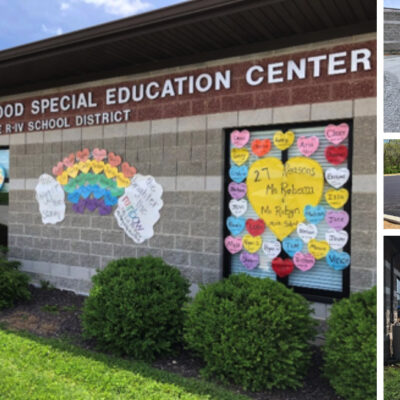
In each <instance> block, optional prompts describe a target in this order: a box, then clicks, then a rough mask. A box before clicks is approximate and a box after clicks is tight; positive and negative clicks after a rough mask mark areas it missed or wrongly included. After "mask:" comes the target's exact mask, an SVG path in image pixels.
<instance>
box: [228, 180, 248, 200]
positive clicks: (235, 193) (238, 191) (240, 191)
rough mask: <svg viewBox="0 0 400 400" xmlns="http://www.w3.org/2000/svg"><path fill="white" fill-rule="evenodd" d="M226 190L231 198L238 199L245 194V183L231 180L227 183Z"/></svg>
mask: <svg viewBox="0 0 400 400" xmlns="http://www.w3.org/2000/svg"><path fill="white" fill-rule="evenodd" d="M228 192H229V194H230V195H231V197H232V198H234V199H236V200H240V199H241V198H243V197H244V196H245V195H246V192H247V185H246V184H245V183H244V182H242V183H236V182H231V183H230V184H229V185H228Z"/></svg>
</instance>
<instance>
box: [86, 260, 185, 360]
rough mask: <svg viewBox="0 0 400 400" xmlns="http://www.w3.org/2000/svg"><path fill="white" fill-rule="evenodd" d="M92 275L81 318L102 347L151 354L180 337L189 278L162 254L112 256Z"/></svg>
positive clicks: (141, 356) (88, 335) (167, 349)
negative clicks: (108, 261) (117, 257)
mask: <svg viewBox="0 0 400 400" xmlns="http://www.w3.org/2000/svg"><path fill="white" fill-rule="evenodd" d="M92 281H93V288H92V290H91V291H90V295H89V297H88V298H87V299H86V301H85V305H84V310H83V315H82V322H83V328H84V335H85V337H86V338H95V339H96V342H97V345H98V347H99V348H100V349H102V350H107V351H111V352H114V353H117V354H127V355H129V356H132V357H134V358H136V359H145V360H152V359H154V358H155V356H157V355H159V354H166V353H170V352H172V351H173V347H174V345H175V344H177V343H179V342H180V341H181V340H182V328H183V318H184V312H183V309H182V308H183V305H184V303H185V302H186V301H187V294H188V291H189V284H188V282H187V280H186V279H185V278H183V277H182V276H181V274H180V272H179V271H178V270H177V269H176V268H174V267H171V266H169V265H167V264H166V263H165V262H164V261H163V260H162V259H161V258H154V257H151V256H147V257H142V258H137V259H136V258H124V259H120V260H115V261H111V262H110V263H109V264H108V265H107V266H106V268H105V269H104V270H103V271H99V272H98V273H97V275H95V276H94V277H93V278H92Z"/></svg>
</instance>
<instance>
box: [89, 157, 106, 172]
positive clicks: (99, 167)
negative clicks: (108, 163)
mask: <svg viewBox="0 0 400 400" xmlns="http://www.w3.org/2000/svg"><path fill="white" fill-rule="evenodd" d="M91 165H92V171H93V172H94V173H95V174H96V175H97V174H100V172H103V170H104V161H97V160H92V161H91Z"/></svg>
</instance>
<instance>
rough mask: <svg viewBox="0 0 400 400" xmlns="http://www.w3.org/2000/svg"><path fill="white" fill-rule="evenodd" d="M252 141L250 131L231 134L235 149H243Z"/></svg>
mask: <svg viewBox="0 0 400 400" xmlns="http://www.w3.org/2000/svg"><path fill="white" fill-rule="evenodd" d="M249 139H250V132H249V131H248V130H243V131H238V130H236V131H233V132H232V133H231V142H232V144H233V145H234V146H235V147H239V148H240V147H243V146H244V145H246V144H247V142H248V141H249Z"/></svg>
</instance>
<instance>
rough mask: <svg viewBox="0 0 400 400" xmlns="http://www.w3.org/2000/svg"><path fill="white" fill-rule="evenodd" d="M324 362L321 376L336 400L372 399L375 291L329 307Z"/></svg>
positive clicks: (358, 294)
mask: <svg viewBox="0 0 400 400" xmlns="http://www.w3.org/2000/svg"><path fill="white" fill-rule="evenodd" d="M324 360H325V365H324V370H325V375H326V376H327V377H328V379H329V381H330V383H331V385H332V387H333V388H334V389H335V390H336V392H337V393H338V394H339V395H340V396H342V397H344V398H345V399H348V400H370V399H371V400H372V399H376V288H373V289H371V290H368V291H365V292H363V293H354V294H352V295H351V296H350V298H348V299H343V300H340V301H339V302H337V303H335V304H334V305H333V307H332V313H331V316H330V317H329V319H328V331H327V334H326V344H325V346H324Z"/></svg>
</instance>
